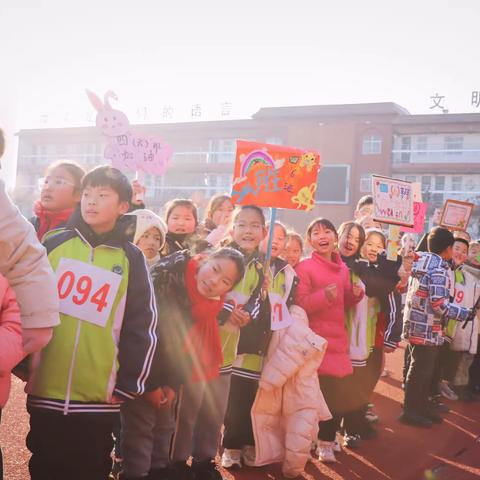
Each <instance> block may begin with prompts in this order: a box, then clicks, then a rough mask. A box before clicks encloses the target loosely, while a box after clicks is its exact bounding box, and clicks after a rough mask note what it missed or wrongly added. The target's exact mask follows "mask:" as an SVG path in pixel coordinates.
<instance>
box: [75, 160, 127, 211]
mask: <svg viewBox="0 0 480 480" xmlns="http://www.w3.org/2000/svg"><path fill="white" fill-rule="evenodd" d="M87 187H110V188H111V189H112V190H114V191H115V192H117V194H118V197H119V200H120V201H121V202H129V203H130V202H131V200H132V186H131V185H130V181H129V180H128V178H127V177H126V176H125V175H124V174H123V173H122V172H121V171H120V170H119V169H118V168H115V167H111V166H110V165H100V166H99V167H95V168H94V169H93V170H90V171H89V172H88V173H87V174H86V175H85V176H84V177H83V179H82V192H83V190H85V188H87Z"/></svg>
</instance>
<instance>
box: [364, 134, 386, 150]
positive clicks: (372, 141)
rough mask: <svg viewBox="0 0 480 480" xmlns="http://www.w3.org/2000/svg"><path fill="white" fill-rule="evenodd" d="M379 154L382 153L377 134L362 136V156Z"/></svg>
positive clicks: (380, 141) (380, 140)
mask: <svg viewBox="0 0 480 480" xmlns="http://www.w3.org/2000/svg"><path fill="white" fill-rule="evenodd" d="M379 153H382V137H381V136H380V135H378V134H370V135H364V137H363V142H362V154H363V155H378V154H379Z"/></svg>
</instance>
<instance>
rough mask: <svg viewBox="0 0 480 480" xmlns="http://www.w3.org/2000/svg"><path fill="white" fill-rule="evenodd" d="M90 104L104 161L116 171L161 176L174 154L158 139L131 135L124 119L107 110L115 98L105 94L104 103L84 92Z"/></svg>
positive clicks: (94, 95) (122, 116) (132, 133)
mask: <svg viewBox="0 0 480 480" xmlns="http://www.w3.org/2000/svg"><path fill="white" fill-rule="evenodd" d="M87 96H88V98H89V99H90V102H91V104H92V105H93V106H94V107H95V109H96V110H97V112H98V113H97V118H96V125H97V129H98V130H100V132H101V133H102V135H103V136H104V138H105V141H106V147H105V151H104V157H105V158H106V159H108V160H110V161H111V162H112V166H114V167H115V168H118V169H119V170H131V171H133V172H137V171H140V172H144V173H150V174H152V175H164V174H165V172H166V171H167V168H168V166H169V164H170V160H171V157H172V155H173V150H172V147H170V145H167V144H166V143H165V142H163V141H162V140H160V138H157V137H152V136H149V135H140V134H138V133H135V132H132V129H131V126H130V122H129V121H128V118H127V116H126V115H125V114H124V113H123V112H121V111H119V110H114V109H113V108H112V107H111V106H110V102H109V99H110V98H113V99H114V100H117V96H116V95H115V94H114V93H113V92H111V91H108V92H107V93H106V94H105V96H104V100H103V102H102V100H101V99H100V98H99V97H98V96H97V95H96V94H95V93H93V92H90V91H88V90H87Z"/></svg>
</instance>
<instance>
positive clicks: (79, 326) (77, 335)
mask: <svg viewBox="0 0 480 480" xmlns="http://www.w3.org/2000/svg"><path fill="white" fill-rule="evenodd" d="M77 232H78V230H77ZM78 233H79V232H78ZM81 238H82V240H84V242H85V243H86V245H88V247H89V248H90V254H89V263H90V264H93V260H94V250H95V249H94V248H93V247H92V246H91V245H90V244H89V243H88V242H87V241H85V239H84V238H83V237H81ZM81 329H82V321H81V320H77V331H76V333H75V343H74V345H73V354H72V360H71V361H70V369H69V371H68V381H67V392H66V394H65V405H64V407H63V414H64V415H68V407H69V406H70V397H71V394H72V380H73V370H74V368H75V360H76V358H77V352H78V344H79V343H80V331H81Z"/></svg>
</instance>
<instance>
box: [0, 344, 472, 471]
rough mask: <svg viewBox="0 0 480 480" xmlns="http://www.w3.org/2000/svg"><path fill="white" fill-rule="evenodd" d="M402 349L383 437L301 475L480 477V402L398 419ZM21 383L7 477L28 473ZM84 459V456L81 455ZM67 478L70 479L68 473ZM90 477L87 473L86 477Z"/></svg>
mask: <svg viewBox="0 0 480 480" xmlns="http://www.w3.org/2000/svg"><path fill="white" fill-rule="evenodd" d="M402 358H403V350H399V351H398V352H396V353H394V354H392V355H389V356H387V368H388V369H389V370H390V372H391V374H390V376H389V377H386V378H382V380H381V381H380V383H379V385H378V386H377V389H376V393H375V396H374V398H373V401H374V403H375V410H376V412H377V413H378V414H379V415H380V419H381V422H380V424H379V426H378V430H379V433H380V435H379V437H378V438H377V439H375V440H370V441H365V442H364V443H363V445H362V448H361V449H359V450H354V451H352V450H351V451H347V450H344V451H343V452H342V453H340V454H337V459H338V463H337V464H334V465H323V464H321V463H319V462H318V461H314V462H313V463H311V464H309V465H308V466H307V470H306V471H307V473H306V474H304V476H303V478H305V479H308V480H313V479H330V480H343V479H345V480H350V479H351V480H359V479H362V480H377V479H379V480H417V479H419V480H420V479H426V480H427V479H428V480H433V479H435V480H464V479H465V480H466V479H479V478H480V443H478V442H477V441H476V439H477V437H478V436H479V435H480V402H475V403H470V404H466V403H460V402H450V404H449V406H450V408H451V412H450V413H449V414H448V415H446V416H445V421H444V423H443V424H442V425H435V426H434V427H433V428H432V429H430V430H423V429H417V428H413V427H407V426H405V425H402V424H400V423H399V422H398V421H397V417H398V415H399V413H400V402H401V401H402V400H403V392H402V390H401V388H400V375H401V365H402ZM22 389H23V385H22V383H21V382H19V381H17V380H14V382H13V389H12V394H11V397H10V401H9V403H8V405H7V407H6V408H5V411H4V412H3V415H2V425H1V428H0V442H1V445H2V448H3V453H4V462H5V480H26V479H28V478H29V475H28V469H27V462H28V451H27V450H26V449H25V435H26V433H27V431H28V415H27V413H26V411H25V396H24V394H23V391H22ZM79 460H81V459H79ZM225 478H226V479H227V478H228V479H229V480H233V479H235V480H261V479H262V480H263V479H265V480H281V479H283V478H284V477H283V476H282V474H281V471H280V466H279V465H274V466H273V467H272V468H266V467H264V468H258V469H252V468H245V469H242V470H240V471H236V472H232V473H231V474H230V473H227V472H225ZM66 480H67V479H66ZM85 480H88V479H85Z"/></svg>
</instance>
